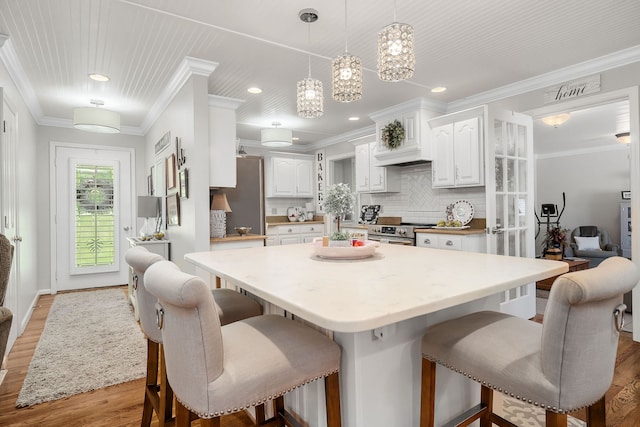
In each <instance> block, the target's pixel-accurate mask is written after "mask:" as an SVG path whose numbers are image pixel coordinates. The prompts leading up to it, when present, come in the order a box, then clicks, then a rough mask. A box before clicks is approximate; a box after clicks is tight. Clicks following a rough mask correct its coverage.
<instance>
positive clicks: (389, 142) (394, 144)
mask: <svg viewBox="0 0 640 427" xmlns="http://www.w3.org/2000/svg"><path fill="white" fill-rule="evenodd" d="M380 138H381V139H382V142H383V143H384V145H385V146H386V147H387V148H388V149H389V150H394V149H396V148H398V147H399V146H400V144H402V141H404V127H402V123H401V122H400V121H399V120H397V119H396V120H394V121H393V122H391V123H389V124H388V125H386V126H385V127H383V128H382V130H381V132H380Z"/></svg>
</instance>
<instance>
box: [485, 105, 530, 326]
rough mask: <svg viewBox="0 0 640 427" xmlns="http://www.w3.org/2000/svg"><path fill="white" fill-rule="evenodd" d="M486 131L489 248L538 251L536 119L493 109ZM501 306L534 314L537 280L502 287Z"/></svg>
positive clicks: (506, 252) (525, 252)
mask: <svg viewBox="0 0 640 427" xmlns="http://www.w3.org/2000/svg"><path fill="white" fill-rule="evenodd" d="M487 134H488V143H487V148H486V166H487V168H486V171H487V174H486V203H487V232H488V233H489V235H488V238H487V252H488V253H493V254H498V255H509V256H518V257H534V256H535V236H534V226H535V223H534V211H533V203H534V199H533V196H534V195H533V186H534V181H533V166H534V165H533V120H532V118H531V117H530V116H527V115H524V114H519V113H514V112H511V111H492V109H489V112H488V126H487ZM491 171H494V173H491ZM501 310H502V311H503V312H505V313H510V314H516V315H519V316H522V317H525V318H529V317H533V316H534V315H535V283H531V284H528V285H523V286H519V287H517V288H513V289H510V290H509V291H506V292H504V293H503V295H502V299H501Z"/></svg>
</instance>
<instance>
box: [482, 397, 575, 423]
mask: <svg viewBox="0 0 640 427" xmlns="http://www.w3.org/2000/svg"><path fill="white" fill-rule="evenodd" d="M493 407H494V408H496V409H497V410H496V413H497V414H498V415H500V416H501V417H502V418H504V419H506V420H507V421H510V422H512V423H514V424H516V425H518V426H522V427H544V425H545V411H544V409H542V408H538V407H535V406H533V405H528V404H526V403H524V402H522V401H520V400H517V399H512V398H510V397H507V396H504V395H503V394H501V393H498V392H494V393H493ZM500 409H502V410H500ZM567 426H568V427H584V426H586V423H585V422H584V421H582V420H579V419H577V418H574V417H572V416H571V415H569V416H568V417H567Z"/></svg>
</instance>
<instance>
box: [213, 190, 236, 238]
mask: <svg viewBox="0 0 640 427" xmlns="http://www.w3.org/2000/svg"><path fill="white" fill-rule="evenodd" d="M228 212H231V207H229V202H228V201H227V195H226V194H224V191H216V192H214V193H213V200H212V201H211V211H210V216H209V226H210V227H209V228H210V231H211V237H224V236H226V235H227V213H228Z"/></svg>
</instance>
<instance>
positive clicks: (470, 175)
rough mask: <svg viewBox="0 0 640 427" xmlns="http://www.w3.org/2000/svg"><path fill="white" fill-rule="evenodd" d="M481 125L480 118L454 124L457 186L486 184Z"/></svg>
mask: <svg viewBox="0 0 640 427" xmlns="http://www.w3.org/2000/svg"><path fill="white" fill-rule="evenodd" d="M480 123H481V122H480V120H479V118H478V117H474V118H472V119H468V120H463V121H460V122H456V123H455V124H454V128H453V134H454V158H455V164H456V185H479V184H482V183H483V182H484V179H483V178H484V174H483V168H482V167H481V166H482V164H483V161H482V157H481V156H482V153H483V150H482V143H481V142H482V139H481V137H480V128H479V126H480Z"/></svg>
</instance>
